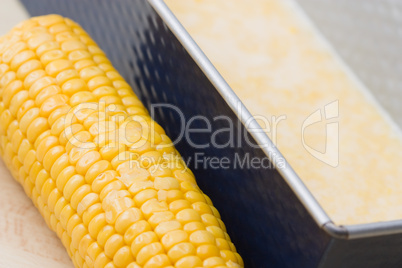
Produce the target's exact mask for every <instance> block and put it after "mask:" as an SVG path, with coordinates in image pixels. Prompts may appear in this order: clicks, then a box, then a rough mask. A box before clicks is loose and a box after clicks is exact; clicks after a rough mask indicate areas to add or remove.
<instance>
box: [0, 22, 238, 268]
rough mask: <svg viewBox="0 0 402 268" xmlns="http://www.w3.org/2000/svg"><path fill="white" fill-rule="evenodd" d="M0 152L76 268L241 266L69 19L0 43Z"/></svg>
mask: <svg viewBox="0 0 402 268" xmlns="http://www.w3.org/2000/svg"><path fill="white" fill-rule="evenodd" d="M0 152H1V155H2V157H3V160H4V161H5V163H6V165H7V167H8V168H9V170H10V172H11V173H12V175H13V176H14V178H15V179H16V180H17V181H18V182H19V183H20V184H21V185H22V186H23V188H24V190H25V192H26V194H27V195H28V196H29V197H30V198H31V199H32V201H33V203H34V204H35V206H36V207H37V208H38V210H39V211H40V213H41V214H42V215H43V218H44V219H45V221H46V223H47V225H48V226H49V227H50V228H51V229H52V230H53V231H55V232H56V233H57V235H58V236H59V238H60V239H61V241H62V243H63V245H64V246H65V248H66V249H67V252H68V254H69V255H70V257H71V259H72V261H73V263H74V265H75V266H76V267H88V268H92V267H96V268H98V267H108V268H112V267H129V268H136V267H147V268H151V267H177V268H181V267H183V268H191V267H242V266H243V263H242V259H241V257H240V256H239V254H238V253H236V250H235V247H234V245H233V243H231V241H230V238H229V236H228V234H227V233H226V229H225V225H224V224H223V222H222V221H221V219H220V216H219V213H218V211H217V210H216V209H215V208H214V207H213V205H212V203H211V200H210V199H209V198H208V197H207V196H206V195H205V194H203V193H202V192H201V190H200V189H199V188H198V186H197V184H196V181H195V178H194V176H193V174H192V172H191V171H190V170H188V169H187V168H186V166H185V164H184V163H183V161H182V160H181V159H180V155H179V153H178V152H177V151H176V149H175V148H174V147H173V145H172V142H171V140H170V139H169V138H168V137H167V136H166V135H165V132H164V130H163V129H162V128H161V127H160V126H159V125H158V124H156V123H155V122H154V121H153V120H152V119H151V118H150V116H149V115H148V112H147V111H146V109H145V108H144V106H143V105H142V103H141V102H140V101H139V100H138V98H137V97H136V96H135V95H134V93H133V92H132V90H131V88H130V86H129V85H128V84H127V83H126V82H125V81H124V79H123V78H122V77H121V76H120V75H119V73H118V72H117V71H116V70H115V69H114V68H113V67H112V65H111V63H110V61H109V60H108V59H107V57H106V56H105V54H104V53H103V52H102V51H101V50H100V49H99V47H98V46H97V45H96V44H95V42H94V41H93V40H92V39H91V38H90V37H89V36H88V34H86V33H85V31H84V30H83V29H82V28H81V27H80V26H79V25H77V24H76V23H74V22H73V21H71V20H69V19H66V18H63V17H61V16H58V15H48V16H43V17H36V18H32V19H30V20H28V21H25V22H23V23H21V24H19V25H18V26H16V27H15V28H14V29H13V30H12V31H11V32H10V33H9V34H7V35H5V36H3V37H1V38H0Z"/></svg>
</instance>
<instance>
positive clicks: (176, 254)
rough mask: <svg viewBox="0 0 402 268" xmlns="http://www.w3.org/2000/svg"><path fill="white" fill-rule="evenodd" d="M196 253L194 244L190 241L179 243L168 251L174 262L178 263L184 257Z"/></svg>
mask: <svg viewBox="0 0 402 268" xmlns="http://www.w3.org/2000/svg"><path fill="white" fill-rule="evenodd" d="M196 254H197V253H196V250H195V247H194V245H193V244H191V243H189V242H185V243H180V244H177V245H175V246H173V247H172V248H171V249H170V250H169V251H168V256H169V258H170V259H171V260H172V262H173V263H176V262H177V261H178V260H180V259H181V258H183V257H186V256H195V255H196Z"/></svg>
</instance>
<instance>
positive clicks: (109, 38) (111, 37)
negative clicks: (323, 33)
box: [22, 0, 402, 268]
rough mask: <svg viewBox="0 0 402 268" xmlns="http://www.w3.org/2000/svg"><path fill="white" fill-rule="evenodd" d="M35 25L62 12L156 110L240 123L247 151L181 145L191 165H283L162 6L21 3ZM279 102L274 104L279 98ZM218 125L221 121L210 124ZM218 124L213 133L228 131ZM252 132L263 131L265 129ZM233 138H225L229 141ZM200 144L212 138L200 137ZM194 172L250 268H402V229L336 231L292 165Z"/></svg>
mask: <svg viewBox="0 0 402 268" xmlns="http://www.w3.org/2000/svg"><path fill="white" fill-rule="evenodd" d="M22 2H23V3H24V4H25V7H26V8H27V9H28V11H29V13H30V14H31V15H32V16H37V15H44V14H49V13H58V14H61V15H63V16H66V17H70V18H71V19H73V20H75V21H77V22H78V23H80V24H81V25H82V26H83V27H84V29H85V30H87V31H88V33H89V34H90V35H91V36H92V37H93V38H94V39H95V41H96V42H97V43H98V44H99V46H100V47H101V48H102V49H103V50H104V51H105V52H106V53H107V55H108V56H109V58H110V59H111V61H112V63H113V64H114V66H115V67H116V68H117V69H118V70H119V71H120V73H121V74H122V75H123V76H124V77H125V79H126V80H127V81H128V82H129V83H130V84H131V86H132V87H133V89H134V91H135V92H136V93H137V94H138V96H139V97H140V98H141V100H142V101H143V102H144V103H145V104H146V105H147V106H148V107H149V108H150V106H151V104H153V103H168V104H172V105H175V106H176V107H178V108H179V109H180V110H181V111H182V112H183V113H184V115H185V117H186V119H189V118H191V117H192V116H195V115H202V116H205V117H207V118H209V119H211V120H212V119H213V118H214V117H215V116H219V115H225V116H228V117H229V118H231V119H232V120H233V122H239V123H238V124H237V125H235V128H236V130H237V131H235V138H236V140H239V141H241V142H242V144H243V146H235V147H234V148H222V149H219V148H214V147H208V148H203V149H195V148H193V146H191V145H190V144H188V143H187V142H186V140H185V139H182V141H181V142H180V143H179V144H177V148H178V150H179V151H180V152H181V154H182V155H183V156H184V157H185V158H188V157H193V156H194V155H195V154H196V153H200V154H203V155H205V156H207V157H208V156H211V157H212V156H216V157H233V156H234V155H238V156H240V157H242V156H243V157H244V156H246V155H249V157H257V158H260V159H264V158H266V157H269V159H270V160H271V161H273V158H272V156H273V155H276V157H279V158H281V155H280V153H279V152H278V151H277V150H276V148H274V147H272V146H262V148H252V147H251V146H248V145H247V143H246V142H245V141H244V140H245V136H244V135H241V134H239V133H241V131H245V132H246V133H247V135H246V136H247V138H250V139H251V140H252V141H254V142H255V143H258V144H261V145H272V144H271V142H270V140H269V139H268V137H267V136H266V135H265V134H262V133H259V134H253V135H251V134H250V133H249V132H248V131H247V129H245V128H244V126H243V124H242V123H243V122H245V120H246V119H247V118H248V117H249V116H250V114H249V113H248V112H247V110H246V109H245V108H244V107H242V105H240V106H241V107H242V109H243V113H242V114H241V117H240V118H238V114H239V113H238V110H237V109H238V107H236V106H237V105H238V104H239V103H240V104H241V102H240V101H239V99H238V98H237V96H236V95H235V94H234V93H233V91H232V90H231V89H230V87H229V86H228V85H227V83H226V82H225V81H224V80H223V78H222V77H221V76H220V75H219V73H218V72H217V71H216V69H215V68H214V67H213V66H212V64H211V63H210V62H209V61H208V59H207V58H206V57H205V56H204V54H203V53H202V52H201V51H200V49H199V48H198V46H197V45H196V44H195V43H194V41H193V40H192V39H191V37H190V36H189V35H188V34H187V33H186V31H185V30H184V29H183V27H182V26H181V25H180V23H179V22H178V21H177V20H176V19H175V17H174V15H173V14H172V13H171V12H170V11H169V9H168V8H167V7H166V6H165V5H164V3H163V1H161V0H149V1H146V0H113V1H110V0H58V1H55V0H35V1H32V0H22ZM272 97H273V98H274V97H275V96H272ZM155 119H156V121H157V122H159V123H160V124H161V125H162V126H163V127H164V128H165V129H166V131H167V133H168V135H170V136H171V137H177V136H178V135H179V129H180V124H181V122H180V118H179V117H178V114H177V113H175V112H174V111H172V110H171V109H170V110H166V109H159V110H157V111H156V114H155ZM211 122H214V121H211ZM220 122H221V123H219V122H218V121H216V122H214V123H213V124H212V130H217V129H220V128H222V127H227V126H225V125H224V124H223V123H222V121H220ZM251 127H258V125H257V124H253V125H251ZM225 133H226V132H223V133H222V136H221V137H220V138H221V139H222V140H225V138H227V137H225V135H227V134H225ZM191 139H192V140H197V141H198V143H199V144H202V143H204V142H208V141H209V139H210V135H209V134H205V133H192V134H191ZM194 165H195V163H194V161H193V162H191V163H190V168H192V170H193V171H194V173H195V175H196V177H197V180H198V183H199V185H200V187H201V188H202V190H203V191H204V192H206V193H207V194H208V195H209V196H210V197H211V198H212V200H213V202H214V204H215V205H216V207H217V208H218V209H219V211H220V212H221V216H222V218H223V221H224V222H225V223H226V225H227V228H228V232H229V234H230V236H231V238H232V240H233V242H234V243H235V245H236V246H237V249H238V251H239V253H240V254H241V255H242V257H243V258H244V262H245V266H246V267H250V268H263V267H278V268H286V267H295V268H304V267H306V268H307V267H312V268H313V267H320V268H324V267H325V268H330V267H331V268H332V267H334V268H347V267H351V268H352V267H353V268H360V267H362V268H363V267H364V268H374V267H375V268H377V267H387V268H392V267H402V253H401V252H402V223H401V221H395V222H385V223H378V224H364V225H354V226H336V225H334V224H333V223H332V221H331V220H330V218H329V217H328V216H327V215H326V213H325V212H324V211H323V210H322V208H321V207H320V206H319V204H318V203H317V202H316V200H315V199H314V198H313V196H312V195H311V193H310V192H309V191H308V190H307V188H306V187H305V186H304V184H303V183H302V182H301V180H300V179H299V177H298V176H297V175H296V174H295V173H294V171H293V170H292V169H291V167H290V166H289V165H286V166H285V167H284V168H282V169H279V168H242V169H234V168H231V169H211V168H207V169H204V168H198V169H195V168H194Z"/></svg>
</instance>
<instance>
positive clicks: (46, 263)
mask: <svg viewBox="0 0 402 268" xmlns="http://www.w3.org/2000/svg"><path fill="white" fill-rule="evenodd" d="M0 267H1V268H20V267H30V268H36V267H37V268H45V267H51V268H59V267H60V268H64V267H65V268H71V267H73V265H72V262H71V260H70V258H69V256H68V255H67V252H66V250H65V248H64V246H63V245H62V243H61V242H60V240H59V238H58V237H57V235H56V234H55V233H54V232H53V231H51V230H50V229H49V228H48V227H47V225H46V223H45V221H44V220H43V218H42V216H41V215H40V213H39V211H38V210H37V209H36V208H35V206H34V205H33V203H32V201H31V200H30V199H29V198H28V197H27V196H26V194H25V192H24V190H23V189H22V187H21V186H20V185H19V184H18V183H17V182H16V181H15V180H14V179H13V178H12V176H11V174H10V173H9V172H8V170H7V167H6V166H5V165H4V163H3V161H0Z"/></svg>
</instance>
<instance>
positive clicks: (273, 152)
mask: <svg viewBox="0 0 402 268" xmlns="http://www.w3.org/2000/svg"><path fill="white" fill-rule="evenodd" d="M148 2H149V3H150V5H151V6H152V7H153V8H154V9H155V11H156V12H157V13H158V15H159V16H160V17H161V18H162V19H163V20H164V22H165V23H166V25H167V26H168V27H169V29H170V30H171V31H172V33H173V34H174V35H175V36H176V38H177V39H178V40H179V41H180V42H181V44H182V45H183V47H184V48H185V49H186V50H187V52H188V53H189V55H190V56H191V57H192V58H193V60H194V61H195V62H196V64H197V65H198V66H199V67H200V69H201V70H202V71H203V72H204V74H205V75H206V76H207V78H208V79H209V80H210V82H211V83H212V84H213V85H214V86H215V88H216V89H217V91H218V93H219V94H220V95H221V96H222V98H223V99H224V100H225V101H226V103H227V104H228V105H229V107H230V108H231V109H232V111H233V112H234V113H235V114H236V115H237V116H238V117H239V118H240V120H241V122H242V123H244V122H246V121H247V120H248V119H249V118H250V117H252V115H251V113H250V112H249V111H248V110H247V108H246V107H245V106H244V105H243V103H242V102H241V100H240V99H239V97H237V95H236V94H235V93H234V91H233V90H232V88H231V87H230V86H229V85H228V83H227V82H226V81H225V79H224V78H223V77H222V76H221V75H220V73H219V72H218V71H217V70H216V68H215V67H214V66H213V64H212V63H211V62H210V60H209V59H208V58H207V56H206V55H205V54H204V53H203V52H202V50H201V49H200V47H199V46H198V45H197V43H196V42H195V41H194V40H193V39H192V37H191V36H190V34H189V33H188V32H187V31H186V30H185V28H184V27H183V26H182V24H181V23H180V22H179V20H178V19H177V18H176V16H175V15H174V14H173V12H172V11H171V10H170V9H169V7H168V6H167V5H166V4H165V3H164V1H163V0H148ZM239 111H241V112H239ZM250 129H260V130H261V127H260V126H259V125H258V123H257V122H256V121H252V122H251V123H250V124H248V130H250ZM250 134H251V135H252V136H253V138H254V139H255V140H256V141H257V142H258V144H260V145H261V144H262V145H263V146H261V149H262V150H263V151H264V153H265V154H266V155H267V157H268V158H269V159H270V160H271V161H272V163H273V164H274V165H275V166H276V168H277V170H278V172H279V173H280V174H281V175H282V176H283V178H284V180H285V181H286V183H287V184H288V185H289V187H290V188H291V189H292V191H293V192H294V193H295V194H296V196H297V197H298V198H299V200H300V201H301V203H302V204H303V205H304V206H305V208H306V209H307V211H308V212H309V213H310V215H311V216H312V217H313V219H314V221H315V222H316V223H317V225H318V226H320V228H322V229H323V230H324V231H325V232H326V233H327V234H329V235H330V236H332V237H334V238H338V239H358V238H368V237H376V236H382V235H392V234H398V233H402V220H395V221H384V222H377V223H367V224H355V225H336V224H334V223H333V221H332V220H331V219H330V217H329V216H328V215H327V213H326V212H325V211H324V209H323V208H322V207H321V205H320V204H319V203H318V201H317V200H316V199H315V198H314V196H313V195H312V193H311V192H310V190H308V188H307V187H306V185H305V184H304V183H303V182H302V180H301V179H300V177H299V176H298V175H297V174H296V172H295V171H294V170H293V169H292V167H291V166H290V164H289V163H288V162H287V161H286V159H285V158H284V156H283V155H282V154H281V153H280V152H279V150H278V149H277V148H276V147H275V146H274V144H273V143H272V141H271V140H270V139H269V137H268V136H267V135H266V134H265V133H264V132H263V131H258V132H257V133H256V132H255V131H250ZM278 159H280V160H281V161H282V162H283V163H286V164H285V165H283V167H279V166H277V165H276V163H277V161H278Z"/></svg>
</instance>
